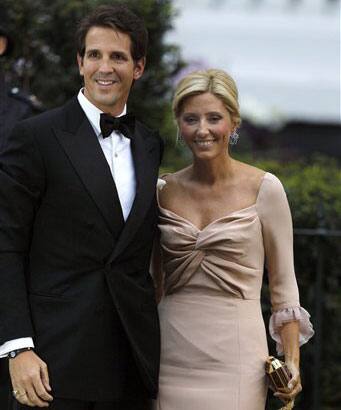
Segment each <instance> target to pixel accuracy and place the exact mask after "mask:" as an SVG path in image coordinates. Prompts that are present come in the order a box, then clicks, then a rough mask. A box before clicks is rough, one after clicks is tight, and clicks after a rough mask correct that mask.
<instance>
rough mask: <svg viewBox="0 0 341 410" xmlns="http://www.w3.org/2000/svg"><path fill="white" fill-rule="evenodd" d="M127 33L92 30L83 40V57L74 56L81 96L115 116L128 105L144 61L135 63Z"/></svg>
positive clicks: (110, 30)
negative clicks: (82, 90)
mask: <svg viewBox="0 0 341 410" xmlns="http://www.w3.org/2000/svg"><path fill="white" fill-rule="evenodd" d="M130 49H131V40H130V37H129V36H128V34H125V33H122V32H121V31H115V30H113V29H111V28H107V27H92V28H91V29H90V30H89V31H88V33H87V35H86V38H85V54H84V57H81V56H80V55H77V61H78V66H79V72H80V74H81V75H82V76H83V77H84V87H85V90H84V94H85V96H86V97H87V98H88V100H90V101H91V102H92V103H93V104H94V105H95V106H96V107H97V108H99V109H100V110H102V111H104V112H107V113H110V114H112V115H118V114H120V113H121V112H122V111H123V108H124V105H125V103H126V102H127V99H128V96H129V92H130V88H131V86H132V82H133V80H137V79H139V78H140V77H141V75H142V74H143V71H144V66H145V59H144V58H142V59H140V60H138V61H134V60H133V58H132V56H131V51H130Z"/></svg>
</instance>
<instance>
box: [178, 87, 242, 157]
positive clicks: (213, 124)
mask: <svg viewBox="0 0 341 410" xmlns="http://www.w3.org/2000/svg"><path fill="white" fill-rule="evenodd" d="M178 125H179V130H180V134H181V135H182V137H183V139H184V141H185V142H186V144H187V145H188V147H189V148H190V150H191V151H192V153H193V155H194V157H195V158H198V159H199V158H200V159H213V158H215V157H217V156H219V155H224V156H226V154H227V147H228V142H229V136H230V135H231V133H232V132H233V129H234V127H233V124H232V121H231V117H230V114H229V112H228V111H227V110H226V108H225V106H224V104H223V102H222V101H221V100H220V99H219V98H217V97H216V96H215V95H213V94H211V93H209V92H207V93H203V94H199V95H194V96H192V97H188V98H187V99H186V100H185V101H184V103H183V107H182V110H181V113H180V115H179V117H178Z"/></svg>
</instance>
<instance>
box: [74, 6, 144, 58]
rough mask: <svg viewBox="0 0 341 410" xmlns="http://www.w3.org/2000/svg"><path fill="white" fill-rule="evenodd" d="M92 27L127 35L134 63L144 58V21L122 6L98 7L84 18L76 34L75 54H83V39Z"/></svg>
mask: <svg viewBox="0 0 341 410" xmlns="http://www.w3.org/2000/svg"><path fill="white" fill-rule="evenodd" d="M92 27H108V28H111V29H113V30H117V31H121V32H122V33H125V34H128V35H129V37H130V40H131V50H130V52H131V55H132V57H133V60H134V61H137V60H140V59H141V58H143V57H145V56H146V53H147V44H148V32H147V29H146V27H145V24H144V21H143V20H142V19H141V18H140V17H138V16H137V15H136V14H135V13H133V12H132V11H131V10H129V9H128V8H127V7H126V6H125V5H123V4H114V5H111V6H99V7H97V8H96V9H95V10H94V11H93V12H92V13H91V14H89V15H88V16H86V17H84V18H83V19H82V20H81V21H80V23H79V25H78V29H77V32H76V42H77V52H78V54H79V55H80V56H81V57H84V54H85V38H86V35H87V34H88V31H89V30H90V29H91V28H92Z"/></svg>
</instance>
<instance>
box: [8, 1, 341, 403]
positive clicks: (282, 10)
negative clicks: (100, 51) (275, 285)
mask: <svg viewBox="0 0 341 410" xmlns="http://www.w3.org/2000/svg"><path fill="white" fill-rule="evenodd" d="M113 1H114V0H112V1H99V0H83V1H79V0H55V1H53V2H50V1H49V0H16V1H15V2H13V1H12V0H1V3H0V22H4V21H6V25H7V26H8V28H9V31H10V33H11V35H12V37H13V40H14V43H15V49H14V51H13V53H12V54H11V56H8V57H2V58H1V60H0V64H1V66H0V68H1V69H2V70H3V71H4V72H5V76H6V81H7V82H8V83H10V84H11V86H12V87H13V88H18V89H20V90H23V92H25V93H27V94H28V95H31V98H33V99H34V100H35V101H37V104H38V105H39V104H40V107H41V110H44V109H49V108H52V107H55V106H57V105H60V104H62V103H63V102H65V101H66V100H67V99H68V98H70V97H71V96H73V95H74V94H75V93H77V92H78V90H79V87H80V86H81V80H80V78H79V75H78V68H77V65H76V54H75V43H74V37H73V36H74V32H75V27H76V24H77V21H79V20H80V18H81V17H82V16H83V15H84V14H85V13H87V12H88V11H89V10H90V9H91V8H93V7H95V6H97V5H99V4H108V3H109V4H110V3H112V2H113ZM125 3H127V4H129V5H130V6H131V7H132V8H133V9H134V10H135V11H136V12H137V13H139V14H140V15H142V16H143V17H144V19H145V21H146V23H147V26H148V29H149V34H150V46H149V53H148V66H147V71H146V72H145V75H144V77H143V79H142V80H140V81H138V82H137V83H136V85H135V86H134V92H133V95H132V99H131V102H130V106H129V109H130V110H132V111H134V112H135V113H136V115H137V116H139V117H140V118H141V119H143V121H144V122H145V123H147V124H148V125H149V126H151V127H153V128H157V129H159V130H160V134H161V135H162V137H163V138H164V139H165V142H166V149H165V156H164V160H163V164H162V169H161V173H163V172H172V171H174V170H177V169H179V168H181V167H183V166H185V165H186V164H188V163H189V161H190V154H189V152H188V151H187V150H186V149H185V148H184V147H183V146H177V145H176V144H175V139H176V126H175V123H174V120H173V117H172V112H171V98H172V90H173V89H174V86H175V84H176V82H177V81H178V80H179V79H180V78H181V77H182V76H183V75H184V74H185V73H187V72H189V71H192V70H194V69H200V68H208V67H215V68H222V69H225V70H226V71H228V72H229V73H230V74H232V76H233V77H234V78H235V80H236V81H237V84H238V87H239V91H240V104H241V112H242V118H243V123H242V126H241V128H240V141H239V143H238V145H237V146H235V147H233V148H232V155H233V156H234V157H236V158H238V159H241V160H244V161H246V162H248V163H251V164H254V165H256V166H259V167H261V168H263V169H265V170H266V171H269V172H273V173H275V174H276V175H277V176H278V177H279V178H280V179H281V180H282V182H283V184H284V186H285V189H286V191H287V195H288V199H289V202H290V206H291V209H292V214H293V220H294V228H295V265H296V273H297V279H298V283H299V287H300V292H301V304H302V305H303V306H304V307H305V308H306V309H307V310H308V311H309V312H310V313H311V315H312V322H313V324H314V327H315V331H316V334H315V336H314V338H313V339H312V341H310V343H309V344H307V345H305V346H303V348H302V379H303V392H302V394H301V396H300V398H299V399H298V400H297V405H296V408H297V409H307V410H308V409H309V410H312V409H313V410H319V409H323V410H331V409H341V391H340V386H341V344H340V336H341V334H340V331H341V330H340V329H341V326H340V325H341V292H340V289H341V241H340V239H341V168H340V162H341V112H340V91H341V90H340V0H173V1H171V0H126V1H125ZM263 294H264V304H263V308H264V315H265V319H266V321H267V320H268V318H269V315H270V306H269V302H268V290H267V285H266V275H265V286H264V292H263ZM269 345H270V351H271V353H275V351H274V344H273V343H272V342H271V341H270V340H269ZM278 407H279V402H277V401H275V400H273V399H272V398H270V400H269V405H268V408H269V409H271V410H272V409H277V408H278ZM217 410H220V409H217Z"/></svg>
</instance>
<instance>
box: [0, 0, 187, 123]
mask: <svg viewBox="0 0 341 410" xmlns="http://www.w3.org/2000/svg"><path fill="white" fill-rule="evenodd" d="M122 2H123V3H126V4H127V5H128V6H129V7H130V8H131V9H132V10H134V11H136V12H137V13H138V14H139V15H141V16H142V17H143V18H144V20H145V22H146V25H147V28H148V31H149V48H148V55H147V69H146V71H145V74H144V75H143V77H142V79H141V80H139V81H137V82H136V84H135V85H134V87H133V92H132V95H131V98H130V100H129V106H130V109H132V110H133V111H134V112H135V113H136V115H137V116H138V117H140V118H141V119H143V120H144V122H145V123H147V125H149V126H151V127H153V128H160V127H161V128H165V129H167V128H168V127H169V123H167V121H168V116H167V113H169V103H170V98H171V97H170V95H171V91H172V83H171V79H172V77H173V76H174V75H175V74H176V73H177V72H178V71H179V69H180V68H181V67H182V66H183V62H182V61H181V58H180V52H179V50H178V48H177V47H176V46H174V45H169V44H166V43H165V34H166V32H167V31H168V30H170V29H171V28H172V19H173V17H174V15H175V11H174V9H173V7H172V2H171V0H163V1H158V0H126V1H121V3H122ZM100 4H113V0H111V1H100V0H82V1H80V0H55V1H53V2H51V1H48V0H17V1H15V2H13V1H12V0H2V7H3V8H5V9H6V10H7V11H8V14H9V18H10V22H11V27H10V28H11V31H12V33H13V34H14V38H15V43H16V49H15V53H14V55H13V57H12V58H11V60H10V61H8V62H7V66H9V65H11V66H12V67H15V72H16V76H15V77H16V78H14V80H16V82H17V84H18V85H19V86H21V87H23V88H24V89H26V91H29V92H31V93H34V94H35V95H36V96H37V97H38V98H39V99H40V100H41V101H42V103H43V105H44V106H45V108H51V107H54V106H57V105H61V104H63V103H64V102H65V101H66V100H67V99H68V98H70V97H71V96H73V95H75V93H77V91H78V89H79V87H80V86H81V79H80V76H79V74H78V67H77V63H76V46H75V41H74V34H75V30H76V26H77V22H79V20H81V18H82V17H83V16H84V15H85V14H87V13H88V12H89V11H90V10H91V9H93V8H94V7H96V6H98V5H100ZM7 68H9V67H7ZM165 119H166V122H165Z"/></svg>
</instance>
